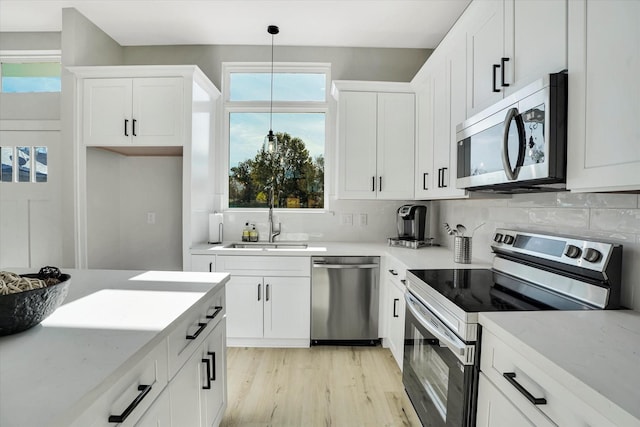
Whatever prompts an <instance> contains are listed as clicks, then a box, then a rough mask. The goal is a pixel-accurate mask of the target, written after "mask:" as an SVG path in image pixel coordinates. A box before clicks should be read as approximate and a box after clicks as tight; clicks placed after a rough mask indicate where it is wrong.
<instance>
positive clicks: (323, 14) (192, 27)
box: [0, 0, 470, 48]
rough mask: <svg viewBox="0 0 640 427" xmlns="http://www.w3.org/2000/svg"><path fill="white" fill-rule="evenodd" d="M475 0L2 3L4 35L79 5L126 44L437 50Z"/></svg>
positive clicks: (53, 26)
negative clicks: (271, 30) (272, 28)
mask: <svg viewBox="0 0 640 427" xmlns="http://www.w3.org/2000/svg"><path fill="white" fill-rule="evenodd" d="M469 2H470V0H97V1H96V0H67V1H60V0H38V1H36V0H0V32H7V31H60V30H61V21H62V18H61V16H62V13H61V10H62V8H65V7H74V8H76V9H77V10H78V11H79V12H80V13H82V14H83V15H84V16H86V17H87V18H88V19H89V20H91V21H92V22H93V23H94V24H96V25H97V26H98V27H100V28H101V29H102V30H103V31H104V32H106V33H107V34H109V35H110V36H111V37H113V39H115V40H116V41H117V42H118V43H119V44H121V45H123V46H138V45H170V44H214V45H264V44H270V43H271V36H270V35H269V34H268V33H267V26H268V25H278V26H279V27H280V34H279V35H277V36H276V38H275V43H276V44H277V45H281V46H350V47H390V48H434V47H435V46H436V45H437V44H438V43H439V42H440V40H441V39H442V38H443V37H444V35H445V34H446V33H447V31H448V30H449V28H451V26H452V25H453V23H454V22H455V21H456V19H457V18H458V17H459V16H460V14H461V13H462V11H463V10H464V8H465V7H466V6H467V5H468V4H469Z"/></svg>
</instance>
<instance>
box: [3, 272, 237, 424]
mask: <svg viewBox="0 0 640 427" xmlns="http://www.w3.org/2000/svg"><path fill="white" fill-rule="evenodd" d="M12 271H15V272H17V273H24V272H26V271H20V270H12ZM62 272H63V273H68V274H70V275H71V283H70V286H69V295H68V296H67V298H66V300H65V301H64V303H63V305H62V306H60V307H59V308H58V309H57V310H56V311H55V312H54V313H53V314H51V315H50V316H49V317H48V318H47V319H45V320H44V321H43V322H42V323H41V324H40V325H37V326H35V327H33V328H31V329H29V330H27V331H24V332H22V333H18V334H14V335H9V336H5V337H0V425H2V426H6V427H14V426H15V427H18V426H20V427H30V426H45V425H46V426H65V427H66V426H72V425H82V426H83V427H84V426H89V425H90V426H95V425H112V426H114V425H133V424H137V423H141V424H144V423H151V421H154V422H153V425H156V423H155V420H156V419H158V420H159V419H162V420H163V421H165V422H168V421H169V420H170V423H169V424H171V425H187V424H189V423H190V422H191V421H187V424H185V423H182V419H181V418H179V417H178V415H177V414H175V413H173V412H172V411H170V409H171V408H173V407H174V406H175V407H185V406H186V404H187V403H189V402H185V401H184V399H185V398H186V396H188V395H189V393H188V391H189V390H187V391H186V392H184V393H183V390H182V389H180V388H179V387H184V385H185V384H186V385H187V386H189V387H191V389H194V390H195V391H196V392H197V393H201V394H198V395H197V396H196V397H195V399H194V400H195V401H197V402H195V403H196V404H197V405H196V406H195V407H194V408H195V409H194V411H196V410H197V411H199V413H196V414H193V416H194V417H195V418H197V419H199V420H201V423H200V424H201V425H212V424H217V423H219V421H220V418H221V416H222V413H224V407H225V406H226V383H225V381H226V378H225V377H226V357H225V355H226V350H225V348H224V338H225V319H224V317H225V310H224V300H225V299H224V287H225V283H226V282H227V281H228V280H229V275H228V274H224V273H197V272H169V271H162V272H161V271H146V272H144V271H116V270H70V269H68V270H65V269H63V271H62ZM216 337H219V339H218V340H217V341H212V340H213V339H214V338H216ZM216 342H217V344H218V346H219V347H220V346H221V348H218V349H217V353H218V355H217V356H212V357H211V363H213V364H214V372H215V370H216V369H215V368H218V369H217V379H216V382H215V383H214V382H212V381H213V378H211V377H210V376H209V372H208V371H207V370H206V369H205V368H207V369H209V368H211V366H209V362H206V363H204V364H203V365H202V366H200V365H197V366H196V370H200V371H202V372H203V373H204V372H205V371H207V373H206V374H205V375H206V377H205V378H204V379H202V382H203V383H204V385H205V386H206V385H208V386H209V388H208V389H203V387H201V386H200V385H199V384H195V385H193V384H189V381H184V380H183V378H182V377H185V378H189V379H190V380H192V379H194V376H193V375H191V374H187V375H182V371H183V365H184V370H187V368H189V366H190V365H189V364H190V360H191V359H197V362H200V359H201V356H200V355H199V352H204V354H205V355H206V354H211V353H215V351H213V350H215V349H214V348H213V347H214V346H215V343H216ZM202 357H205V356H202ZM207 357H209V356H207ZM207 360H209V359H207ZM203 361H204V360H203ZM209 370H210V369H209ZM191 372H193V370H192V371H191ZM197 377H198V376H197V375H196V376H195V378H197ZM191 382H193V381H191ZM141 386H150V387H148V390H145V391H142V390H141ZM172 392H173V400H172ZM214 392H215V394H211V393H214ZM143 393H144V394H145V396H144V397H143V398H142V399H138V400H140V402H139V403H138V404H137V405H135V406H134V405H133V402H134V401H135V400H136V397H139V396H141V395H142V394H143ZM206 393H209V394H206ZM212 397H215V399H216V400H221V401H220V402H218V403H216V405H215V408H214V409H215V410H212V405H211V404H209V405H208V406H209V407H207V405H205V404H204V403H203V402H209V401H208V400H207V399H208V398H209V400H211V399H210V398H212ZM156 402H158V403H157V404H155V405H154V403H156ZM191 403H193V402H191ZM132 406H134V407H133V409H132V410H131V411H130V414H128V416H127V417H126V419H125V420H124V421H122V422H120V423H118V422H113V421H111V422H109V421H108V418H109V416H110V415H116V416H117V415H123V413H125V412H126V411H127V408H131V407H132ZM192 406H193V405H192ZM151 417H153V420H151ZM163 417H164V418H163ZM216 418H217V420H216ZM205 421H206V423H205ZM169 424H167V425H169ZM162 425H165V424H162ZM189 425H194V424H189Z"/></svg>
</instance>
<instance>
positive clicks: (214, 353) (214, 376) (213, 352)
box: [207, 351, 216, 381]
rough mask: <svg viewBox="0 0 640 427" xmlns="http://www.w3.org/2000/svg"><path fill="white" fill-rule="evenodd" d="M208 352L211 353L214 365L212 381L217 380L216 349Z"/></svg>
mask: <svg viewBox="0 0 640 427" xmlns="http://www.w3.org/2000/svg"><path fill="white" fill-rule="evenodd" d="M207 354H208V355H209V357H211V365H212V367H213V369H212V371H213V372H212V375H211V381H215V380H216V352H215V351H208V352H207Z"/></svg>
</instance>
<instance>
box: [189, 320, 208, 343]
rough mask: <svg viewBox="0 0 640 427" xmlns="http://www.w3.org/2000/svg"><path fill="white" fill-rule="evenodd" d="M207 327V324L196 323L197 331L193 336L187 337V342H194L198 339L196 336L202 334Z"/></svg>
mask: <svg viewBox="0 0 640 427" xmlns="http://www.w3.org/2000/svg"><path fill="white" fill-rule="evenodd" d="M207 325H208V323H202V322H198V330H197V331H196V333H195V334H193V335H187V339H188V340H195V339H196V338H198V335H200V333H202V331H204V328H206V327H207Z"/></svg>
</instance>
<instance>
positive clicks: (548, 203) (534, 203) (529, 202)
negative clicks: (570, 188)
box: [508, 193, 558, 208]
mask: <svg viewBox="0 0 640 427" xmlns="http://www.w3.org/2000/svg"><path fill="white" fill-rule="evenodd" d="M557 194H558V193H526V194H514V195H513V198H512V199H511V200H510V201H509V203H508V204H509V207H513V208H524V207H555V206H557V205H558V198H557Z"/></svg>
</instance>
